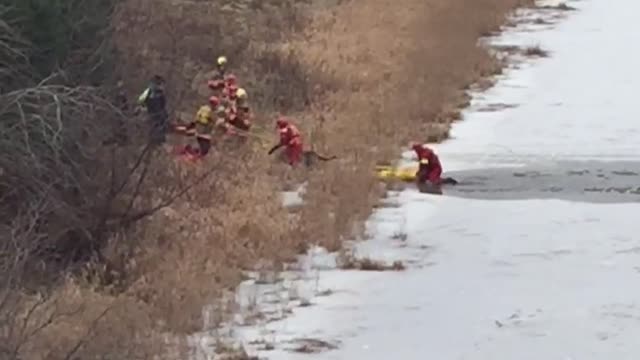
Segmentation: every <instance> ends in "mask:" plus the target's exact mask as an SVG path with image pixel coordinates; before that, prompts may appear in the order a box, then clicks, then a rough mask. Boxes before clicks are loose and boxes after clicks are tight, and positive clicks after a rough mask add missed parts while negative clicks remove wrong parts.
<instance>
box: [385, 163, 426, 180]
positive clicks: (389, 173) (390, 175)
mask: <svg viewBox="0 0 640 360" xmlns="http://www.w3.org/2000/svg"><path fill="white" fill-rule="evenodd" d="M417 171H418V166H417V165H409V166H388V165H378V166H376V176H377V177H378V179H380V180H386V181H406V182H413V181H415V180H416V172H417Z"/></svg>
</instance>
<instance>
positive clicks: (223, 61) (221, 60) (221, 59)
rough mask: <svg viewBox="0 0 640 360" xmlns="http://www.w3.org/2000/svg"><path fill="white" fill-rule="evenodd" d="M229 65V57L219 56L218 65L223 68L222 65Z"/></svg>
mask: <svg viewBox="0 0 640 360" xmlns="http://www.w3.org/2000/svg"><path fill="white" fill-rule="evenodd" d="M226 63H227V57H226V56H218V65H219V66H222V65H226Z"/></svg>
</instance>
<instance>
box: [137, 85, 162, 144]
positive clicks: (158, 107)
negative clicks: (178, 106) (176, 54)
mask: <svg viewBox="0 0 640 360" xmlns="http://www.w3.org/2000/svg"><path fill="white" fill-rule="evenodd" d="M164 84H165V81H164V79H163V78H162V77H161V76H159V75H155V76H154V77H153V78H152V79H151V81H150V82H149V86H148V87H147V88H146V89H145V90H144V91H143V92H142V94H140V96H139V97H138V104H139V105H143V106H144V107H146V108H147V113H148V114H149V121H150V126H151V142H152V143H153V144H162V143H164V142H165V141H166V137H167V130H168V127H169V113H168V112H167V99H166V96H165V91H164Z"/></svg>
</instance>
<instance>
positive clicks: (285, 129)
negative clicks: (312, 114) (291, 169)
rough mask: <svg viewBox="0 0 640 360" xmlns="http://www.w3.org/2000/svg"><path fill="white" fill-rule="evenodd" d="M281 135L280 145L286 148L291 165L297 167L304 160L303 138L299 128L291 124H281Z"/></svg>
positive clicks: (279, 127) (279, 128)
mask: <svg viewBox="0 0 640 360" xmlns="http://www.w3.org/2000/svg"><path fill="white" fill-rule="evenodd" d="M278 133H279V134H280V145H281V146H286V149H285V155H286V156H287V160H288V161H289V165H292V166H293V165H296V164H297V163H299V162H300V160H301V158H302V137H301V136H300V131H299V130H298V128H297V127H296V126H295V125H293V124H291V123H286V124H284V123H283V124H281V125H280V126H278Z"/></svg>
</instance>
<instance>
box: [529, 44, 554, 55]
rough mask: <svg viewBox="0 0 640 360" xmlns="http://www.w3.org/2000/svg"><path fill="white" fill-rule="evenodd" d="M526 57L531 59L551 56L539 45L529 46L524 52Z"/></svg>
mask: <svg viewBox="0 0 640 360" xmlns="http://www.w3.org/2000/svg"><path fill="white" fill-rule="evenodd" d="M523 53H524V55H525V56H529V57H547V56H549V52H548V51H547V50H544V49H543V48H541V47H540V46H539V45H534V46H529V47H527V48H525V49H524V51H523Z"/></svg>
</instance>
